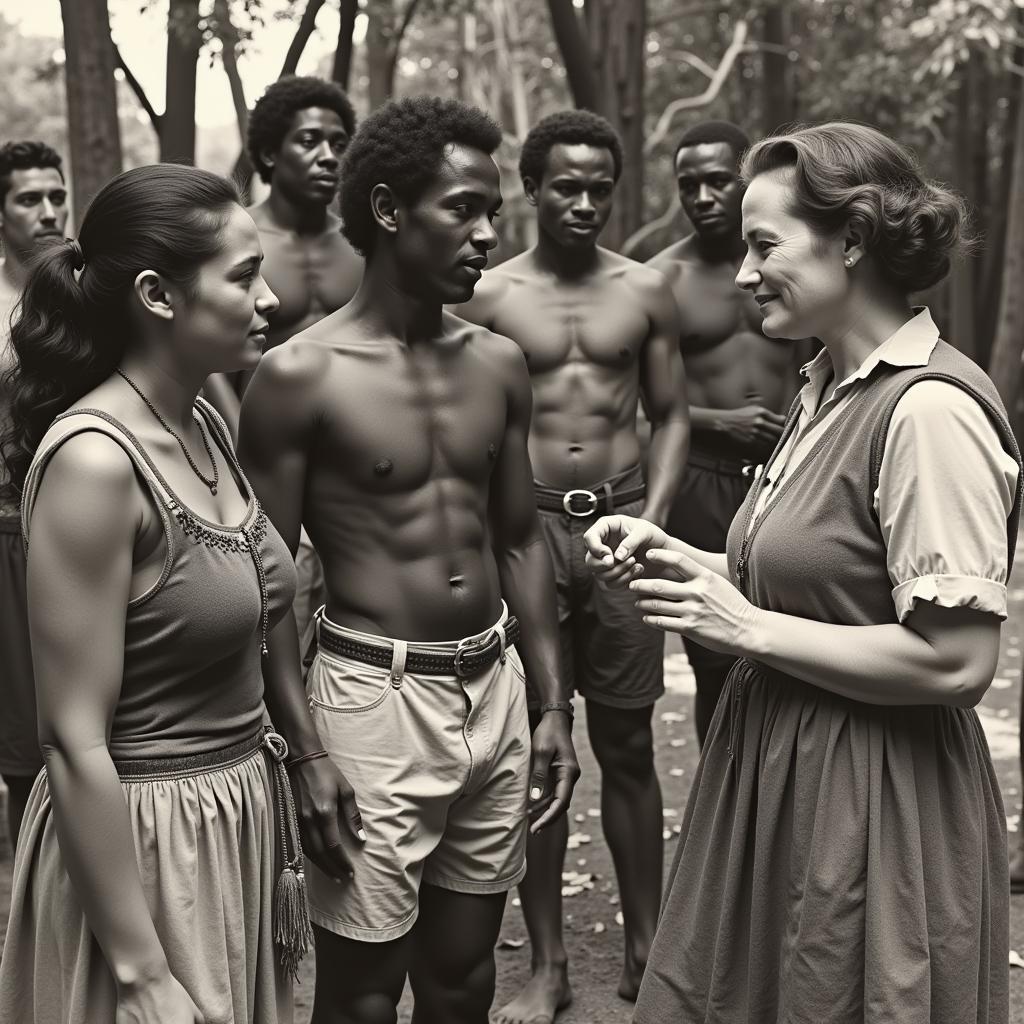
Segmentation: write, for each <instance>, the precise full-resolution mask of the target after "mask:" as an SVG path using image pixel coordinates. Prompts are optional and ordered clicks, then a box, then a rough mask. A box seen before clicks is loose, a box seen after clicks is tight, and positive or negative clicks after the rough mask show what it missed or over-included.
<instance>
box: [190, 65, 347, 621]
mask: <svg viewBox="0 0 1024 1024" xmlns="http://www.w3.org/2000/svg"><path fill="white" fill-rule="evenodd" d="M355 123H356V117H355V112H354V111H353V109H352V104H351V103H350V102H349V99H348V97H347V96H346V95H345V93H344V92H343V91H342V90H341V88H340V87H339V86H337V85H336V84H335V83H334V82H327V81H324V80H323V79H320V78H298V77H295V76H288V77H286V78H282V79H279V80H278V81H276V82H274V83H273V85H271V86H270V87H269V88H268V89H267V91H266V92H265V93H264V94H263V95H262V96H261V97H260V98H259V99H258V100H257V101H256V106H255V107H254V108H253V112H252V116H251V117H250V118H249V135H248V150H249V159H250V160H251V161H252V164H253V166H254V167H255V168H256V171H257V173H258V174H259V176H260V178H261V179H262V180H263V181H265V182H267V183H268V184H269V185H270V193H269V195H268V196H267V198H266V199H265V200H264V201H263V202H262V203H258V204H257V205H256V206H251V207H250V208H249V213H250V214H251V215H252V219H253V220H254V221H255V222H256V227H257V229H258V230H259V233H260V242H261V243H262V245H263V252H264V261H263V276H264V278H265V279H266V281H267V284H269V285H270V288H271V290H272V291H273V292H274V294H275V295H276V296H277V297H278V300H279V301H280V303H281V305H280V307H279V308H278V310H277V312H276V313H274V315H273V316H272V317H271V318H270V331H269V332H268V333H267V350H269V349H272V348H275V347H276V346H278V345H280V344H282V343H283V342H285V341H287V340H288V339H289V338H291V337H292V335H294V334H298V333H299V332H300V331H303V330H305V329H306V328H307V327H310V326H311V325H313V324H315V323H316V322H317V321H318V320H320V319H322V318H323V317H325V316H327V314H328V313H333V312H334V311H335V310H336V309H340V308H341V307H342V306H343V305H345V303H346V302H348V300H349V299H351V298H352V296H353V295H355V292H356V289H357V288H358V287H359V281H360V280H361V278H362V276H363V261H362V258H361V257H360V256H359V255H358V254H357V253H356V252H355V250H354V249H353V248H352V246H351V245H350V244H349V242H348V240H347V239H346V238H345V236H344V235H342V233H341V219H340V218H339V217H338V216H337V214H335V213H333V212H332V211H331V209H330V205H331V203H332V202H333V201H334V197H335V196H336V194H337V191H338V183H339V181H340V165H341V157H342V154H343V153H344V152H345V147H346V146H348V143H349V140H350V139H351V138H352V134H353V132H354V131H355ZM251 376H252V374H251V372H246V373H243V374H239V375H237V376H236V377H235V379H234V380H233V381H230V382H227V380H226V378H225V377H223V376H220V375H218V376H215V377H212V378H211V379H210V381H209V382H208V383H207V386H206V388H205V391H206V395H207V397H208V398H209V399H210V400H211V401H212V402H213V403H214V405H216V406H217V408H218V409H219V410H220V412H221V413H222V414H223V415H224V418H225V419H226V420H227V421H228V423H229V424H230V425H231V428H232V430H236V429H237V423H238V397H236V395H235V394H234V393H233V391H232V387H233V388H234V389H236V390H237V392H238V396H239V397H240V396H241V395H242V394H243V393H244V391H245V388H246V386H247V385H248V382H249V380H250V378H251ZM295 568H296V571H297V572H298V589H297V590H296V592H295V618H296V622H297V623H298V627H299V632H300V635H302V634H304V633H305V632H306V629H307V627H308V626H309V624H310V622H311V621H312V617H313V612H315V611H316V609H317V608H319V607H320V605H321V604H323V601H324V581H323V570H322V569H321V566H320V562H319V560H318V559H317V557H316V554H315V553H314V551H313V548H312V545H311V544H310V543H309V538H308V536H306V534H305V532H303V534H302V537H301V540H300V543H299V548H298V552H297V553H296V557H295Z"/></svg>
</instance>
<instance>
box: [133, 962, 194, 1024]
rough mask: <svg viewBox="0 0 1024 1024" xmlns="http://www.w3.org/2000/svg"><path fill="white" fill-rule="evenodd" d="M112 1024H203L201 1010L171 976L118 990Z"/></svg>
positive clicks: (136, 983) (166, 972)
mask: <svg viewBox="0 0 1024 1024" xmlns="http://www.w3.org/2000/svg"><path fill="white" fill-rule="evenodd" d="M114 1022H115V1024H206V1018H205V1017H204V1016H203V1013H202V1010H200V1009H199V1007H198V1006H196V1004H195V1003H194V1002H193V1001H192V997H191V996H190V995H189V994H188V993H187V992H186V991H185V987H184V986H183V985H182V984H181V982H180V981H178V979H177V978H175V977H174V976H173V975H172V974H171V972H170V971H169V970H168V971H165V972H163V973H161V974H160V975H159V976H157V977H156V978H149V979H146V980H144V981H139V982H135V983H133V984H131V985H124V986H119V987H118V990H117V1013H116V1015H115V1016H114Z"/></svg>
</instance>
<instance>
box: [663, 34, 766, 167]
mask: <svg viewBox="0 0 1024 1024" xmlns="http://www.w3.org/2000/svg"><path fill="white" fill-rule="evenodd" d="M746 41H747V23H746V22H745V21H738V22H737V23H736V28H735V29H734V30H733V35H732V41H731V42H730V43H729V45H728V46H727V47H726V50H725V53H723V54H722V59H721V61H720V62H719V65H718V67H717V68H716V69H715V75H714V77H713V78H712V79H711V81H710V82H709V83H708V87H707V88H706V89H705V90H704V91H703V92H702V93H701V94H700V95H699V96H684V97H683V98H682V99H678V100H673V101H672V102H671V103H670V104H669V105H668V106H667V107H666V108H665V109H664V110H663V111H662V112H661V117H659V118H658V123H657V125H655V128H654V131H653V132H651V134H650V135H648V136H647V139H646V141H645V142H644V153H645V154H647V153H650V152H652V151H653V150H654V149H656V148H657V146H658V145H659V144H660V143H661V142H662V140H663V139H664V138H665V136H666V135H668V132H669V129H670V128H671V127H672V119H673V118H674V117H675V116H676V114H678V113H679V112H680V111H681V110H693V109H694V108H695V107H704V106H707V104H709V103H711V102H712V101H713V100H714V99H715V97H716V96H717V95H718V94H719V92H721V89H722V86H723V85H724V84H725V80H726V79H727V78H728V77H729V72H730V71H731V70H732V67H733V65H734V64H735V63H736V58H737V57H738V56H739V55H740V53H741V52H742V51H743V47H744V45H745V44H746Z"/></svg>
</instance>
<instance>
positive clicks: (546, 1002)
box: [491, 964, 572, 1024]
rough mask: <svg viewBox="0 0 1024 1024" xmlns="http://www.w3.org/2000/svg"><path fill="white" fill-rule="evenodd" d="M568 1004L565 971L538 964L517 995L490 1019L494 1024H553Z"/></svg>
mask: <svg viewBox="0 0 1024 1024" xmlns="http://www.w3.org/2000/svg"><path fill="white" fill-rule="evenodd" d="M571 1002H572V988H571V987H570V986H569V971H568V968H567V967H566V966H565V965H564V964H561V965H555V964H541V965H540V966H539V967H536V968H534V971H533V974H532V975H531V976H530V980H529V981H528V982H527V983H526V984H525V985H524V986H523V990H522V991H521V992H520V993H519V995H517V996H516V997H515V999H513V1000H512V1001H511V1002H510V1003H506V1004H505V1005H504V1006H503V1007H502V1008H501V1009H500V1010H496V1011H495V1013H494V1014H493V1016H492V1018H491V1019H492V1020H493V1021H494V1024H553V1021H554V1019H555V1015H556V1014H558V1013H560V1012H561V1011H562V1010H564V1009H565V1008H566V1007H567V1006H568V1005H569V1004H570V1003H571Z"/></svg>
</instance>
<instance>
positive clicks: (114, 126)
mask: <svg viewBox="0 0 1024 1024" xmlns="http://www.w3.org/2000/svg"><path fill="white" fill-rule="evenodd" d="M60 10H61V18H62V20H63V22H64V49H65V52H66V54H67V63H66V65H65V86H66V90H67V100H68V139H69V143H70V149H71V172H72V173H71V186H72V195H73V200H74V208H75V216H76V218H77V220H78V221H79V222H81V219H82V215H83V214H84V213H85V209H86V207H87V206H88V204H89V200H91V199H92V197H93V196H94V195H95V194H96V193H97V192H98V191H99V190H100V188H101V187H102V186H103V185H104V184H105V183H106V182H107V181H109V180H110V179H111V178H112V177H113V176H114V175H115V174H119V173H120V172H121V129H120V126H119V124H118V120H117V88H116V83H115V81H114V44H113V42H112V41H111V38H110V17H109V14H108V12H107V0H61V5H60Z"/></svg>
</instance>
